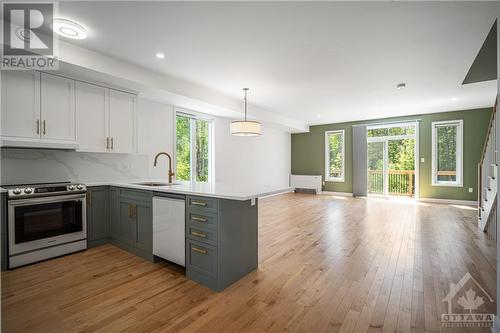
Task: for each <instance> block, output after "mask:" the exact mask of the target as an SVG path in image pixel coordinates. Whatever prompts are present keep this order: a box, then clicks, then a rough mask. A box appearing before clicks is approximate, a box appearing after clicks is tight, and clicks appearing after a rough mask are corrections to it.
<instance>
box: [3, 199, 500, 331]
mask: <svg viewBox="0 0 500 333" xmlns="http://www.w3.org/2000/svg"><path fill="white" fill-rule="evenodd" d="M259 204H260V207H259V209H260V212H259V217H260V222H259V223H260V226H259V269H258V270H257V271H255V272H253V273H251V274H249V275H248V276H246V277H244V278H243V279H241V280H240V281H238V282H237V283H235V284H233V285H232V286H231V287H229V288H228V289H226V290H225V291H224V292H221V293H216V292H213V291H211V290H209V289H207V288H205V287H202V286H200V285H198V284H196V283H194V282H192V281H188V280H186V279H185V277H184V275H183V270H182V269H180V268H178V267H175V266H171V265H167V264H165V263H150V262H147V261H144V260H142V259H140V258H138V257H135V256H134V255H131V254H129V253H127V252H125V251H122V250H120V249H118V248H116V247H114V246H112V245H104V246H101V247H98V248H94V249H91V250H88V251H85V252H81V253H77V254H74V255H70V256H66V257H62V258H58V259H54V260H50V261H46V262H43V263H39V264H35V265H31V266H27V267H23V268H20V269H16V270H13V271H9V272H6V273H2V327H3V332H121V331H123V332H170V331H173V332H177V331H188V332H193V331H199V332H221V331H224V332H267V331H284V330H286V331H298V332H368V331H369V332H372V331H384V332H396V331H398V332H410V331H414V332H439V331H441V330H442V328H441V314H442V313H446V311H447V307H446V304H445V303H444V302H443V301H442V300H443V298H444V297H445V296H446V294H447V293H448V291H449V288H450V283H457V282H458V281H459V280H460V279H461V278H462V276H464V274H465V273H467V272H470V274H471V275H472V276H473V277H474V278H475V279H476V280H477V281H478V282H479V283H480V284H481V285H482V286H483V288H484V289H485V290H486V291H487V292H488V293H489V294H490V295H492V296H493V297H494V296H495V295H496V244H495V243H494V242H493V241H490V240H488V239H487V237H486V235H485V234H483V233H482V232H479V231H477V229H476V227H475V225H474V222H475V214H476V212H475V210H471V209H467V207H452V206H449V205H436V204H425V203H414V202H412V201H402V200H400V201H387V200H384V199H352V198H341V197H331V196H311V195H304V194H303V195H300V194H285V195H280V196H275V197H270V198H266V199H263V200H261V201H260V202H259ZM486 303H487V304H485V306H487V309H488V310H489V311H494V309H495V304H494V303H490V302H488V301H486ZM463 330H464V331H466V330H465V329H463ZM450 331H453V332H455V331H457V330H456V329H454V330H450ZM469 331H471V332H476V331H480V330H479V329H470V328H469ZM483 331H488V329H483Z"/></svg>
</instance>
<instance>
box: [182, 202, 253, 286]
mask: <svg viewBox="0 0 500 333" xmlns="http://www.w3.org/2000/svg"><path fill="white" fill-rule="evenodd" d="M186 200H187V201H186V202H187V204H186V218H187V221H186V275H187V277H188V278H189V279H191V280H194V281H196V282H198V283H200V284H202V285H204V286H206V287H208V288H211V289H213V290H216V291H221V290H223V289H225V288H227V287H228V286H230V285H231V284H233V283H234V282H236V281H238V280H239V279H241V278H242V277H243V276H245V275H247V274H248V273H250V272H251V271H253V270H255V269H256V268H257V264H258V263H257V259H258V255H257V253H258V246H257V236H258V234H257V219H258V217H257V216H258V215H257V200H255V204H254V205H252V202H251V201H250V200H247V201H238V200H226V199H217V198H206V197H198V196H188V197H187V199H186Z"/></svg>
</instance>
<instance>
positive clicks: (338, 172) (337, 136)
mask: <svg viewBox="0 0 500 333" xmlns="http://www.w3.org/2000/svg"><path fill="white" fill-rule="evenodd" d="M325 161H326V172H325V178H326V180H327V181H333V182H343V181H344V130H340V131H329V132H325Z"/></svg>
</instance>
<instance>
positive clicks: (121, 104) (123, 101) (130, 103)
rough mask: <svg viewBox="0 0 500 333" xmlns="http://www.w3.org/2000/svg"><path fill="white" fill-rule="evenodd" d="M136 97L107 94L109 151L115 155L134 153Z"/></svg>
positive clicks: (124, 94) (121, 93)
mask: <svg viewBox="0 0 500 333" xmlns="http://www.w3.org/2000/svg"><path fill="white" fill-rule="evenodd" d="M135 109H136V96H135V95H133V94H129V93H125V92H121V91H116V90H110V92H109V136H110V138H111V143H110V147H111V151H113V152H116V153H135V152H136V147H137V143H136V141H137V138H136V137H137V135H136V133H137V132H136V111H135Z"/></svg>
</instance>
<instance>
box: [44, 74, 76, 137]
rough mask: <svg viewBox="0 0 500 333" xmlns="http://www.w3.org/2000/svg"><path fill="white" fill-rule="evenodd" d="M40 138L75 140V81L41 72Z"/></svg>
mask: <svg viewBox="0 0 500 333" xmlns="http://www.w3.org/2000/svg"><path fill="white" fill-rule="evenodd" d="M41 87H42V89H41V119H42V124H41V133H42V139H47V140H61V141H76V113H75V81H74V80H71V79H67V78H64V77H61V76H56V75H49V74H45V73H42V81H41Z"/></svg>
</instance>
